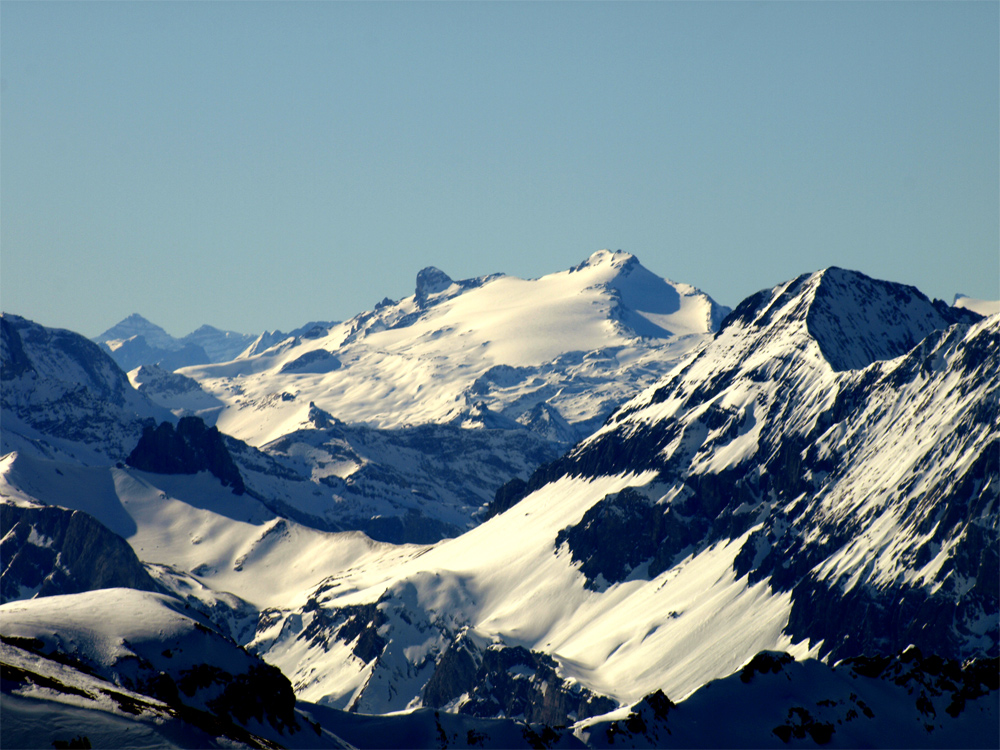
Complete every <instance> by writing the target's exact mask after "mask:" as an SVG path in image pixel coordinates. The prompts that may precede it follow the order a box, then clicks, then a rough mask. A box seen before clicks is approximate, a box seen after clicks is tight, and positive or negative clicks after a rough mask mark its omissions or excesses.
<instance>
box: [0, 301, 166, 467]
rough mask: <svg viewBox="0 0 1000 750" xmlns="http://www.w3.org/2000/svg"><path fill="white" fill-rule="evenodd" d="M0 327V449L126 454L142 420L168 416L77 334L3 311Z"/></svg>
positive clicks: (85, 458)
mask: <svg viewBox="0 0 1000 750" xmlns="http://www.w3.org/2000/svg"><path fill="white" fill-rule="evenodd" d="M0 330H2V344H0V345H2V349H0V362H2V365H3V368H2V374H0V408H2V414H3V430H2V433H0V443H2V451H3V453H7V452H9V451H12V450H21V451H29V452H36V453H41V454H42V455H48V456H50V457H55V456H57V455H63V456H67V457H72V460H75V461H82V462H85V463H105V462H107V461H108V460H112V461H114V460H120V459H122V458H124V457H125V456H126V455H128V453H129V451H130V450H131V449H132V448H133V447H134V446H135V443H136V440H137V439H138V437H139V435H140V434H142V427H143V425H144V424H148V423H150V422H152V421H156V420H164V419H173V417H172V415H171V414H170V412H168V411H167V410H166V409H164V408H162V407H159V406H156V405H155V404H153V403H152V402H151V401H150V400H149V399H148V398H146V397H145V396H144V395H142V394H140V393H137V392H136V390H135V389H134V388H133V387H132V385H131V383H129V380H128V378H127V377H126V376H125V373H123V372H122V371H121V370H120V369H119V368H118V366H117V365H116V364H115V363H114V362H113V361H112V359H111V357H110V356H108V355H107V354H106V353H105V352H104V351H102V350H101V349H100V347H98V346H97V345H96V344H94V343H92V342H90V341H88V340H87V339H85V338H84V337H83V336H80V335H79V334H76V333H73V332H72V331H65V330H62V329H57V328H46V327H44V326H40V325H38V324H36V323H33V322H31V321H29V320H26V319H24V318H21V317H19V316H17V315H10V314H8V313H4V314H3V316H2V317H0Z"/></svg>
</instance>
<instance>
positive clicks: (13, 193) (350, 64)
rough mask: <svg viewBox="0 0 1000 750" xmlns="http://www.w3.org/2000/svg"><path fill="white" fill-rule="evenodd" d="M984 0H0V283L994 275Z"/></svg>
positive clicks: (111, 293)
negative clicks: (590, 259) (615, 255)
mask: <svg viewBox="0 0 1000 750" xmlns="http://www.w3.org/2000/svg"><path fill="white" fill-rule="evenodd" d="M998 9H1000V4H998V3H995V2H917V3H906V2H893V3H888V2H884V3H867V2H866V3H835V2H831V3H779V2H767V3H765V2H760V3H756V2H746V3H722V2H718V3H709V2H694V3H680V2H677V3H674V2H649V3H646V2H636V3H599V2H587V3H521V2H509V3H457V2H441V3H431V2H418V3H374V2H365V3H348V2H336V3H335V2H300V3H266V2H265V3H235V2H211V3H210V2H197V3H181V2H162V3H161V2H141V3H140V2H113V3H92V2H86V3H54V2H11V1H10V0H5V2H3V3H2V4H0V76H2V94H0V96H2V102H0V104H2V106H0V284H2V286H0V296H2V299H0V304H2V307H3V309H4V310H6V311H9V312H14V313H18V314H21V315H24V316H26V317H29V318H33V319H35V320H37V321H38V322H41V323H43V324H45V325H51V326H59V327H67V328H72V329H74V330H77V331H79V332H81V333H84V334H86V335H88V336H93V335H96V334H98V333H100V332H101V331H103V330H104V329H105V328H108V327H109V326H111V325H112V324H114V323H116V322H117V321H118V320H120V319H121V318H124V317H125V316H126V315H128V314H129V313H132V312H139V313H141V314H142V315H144V316H145V317H147V318H149V319H150V320H152V321H153V322H155V323H158V324H160V325H162V326H163V327H164V328H166V329H167V331H168V332H169V333H171V334H173V335H175V336H181V335H183V334H186V333H188V332H189V331H191V330H192V329H194V328H195V327H197V326H199V325H201V324H203V323H209V324H211V325H215V326H217V327H219V328H228V329H235V330H239V331H242V332H247V333H252V332H258V331H260V330H263V329H265V328H268V329H273V328H282V329H284V330H289V329H290V328H294V327H296V326H298V325H301V324H302V323H305V322H306V321H309V320H316V319H320V320H333V319H345V318H348V317H350V316H352V315H354V314H356V313H358V312H360V311H362V310H365V309H370V308H371V307H372V306H373V305H374V304H375V302H377V301H378V300H380V299H381V298H382V297H384V296H389V297H392V298H400V297H403V296H406V295H408V294H412V292H413V283H414V277H415V275H416V272H417V271H418V270H419V269H420V268H422V267H424V266H428V265H435V266H438V267H439V268H441V269H442V270H444V271H446V272H447V273H448V274H449V275H451V276H452V277H453V278H466V277H470V276H479V275H484V274H487V273H492V272H497V271H502V272H505V273H508V274H513V275H516V276H521V277H537V276H541V275H544V274H547V273H552V272H555V271H558V270H562V269H565V268H568V267H569V266H570V265H573V264H576V263H578V262H580V261H581V260H583V259H584V258H586V257H587V256H588V255H589V254H590V253H591V252H593V251H595V250H597V249H600V248H604V247H609V248H621V249H623V250H627V251H629V252H632V253H634V254H636V255H637V256H638V257H639V258H640V260H641V261H642V262H643V264H644V265H645V266H646V267H647V268H649V269H650V270H651V271H654V272H655V273H657V274H659V275H662V276H667V277H669V278H671V279H673V280H675V281H683V282H687V283H690V284H694V285H695V286H698V287H700V288H701V289H703V290H704V291H706V292H707V293H709V294H710V295H712V296H713V297H714V298H715V299H716V300H718V301H719V302H721V303H723V304H728V305H735V304H736V303H737V302H739V301H740V300H741V299H742V298H743V297H745V296H747V295H749V294H751V293H753V292H755V291H757V290H758V289H761V288H764V287H770V286H773V285H774V284H776V283H778V282H781V281H783V280H786V279H789V278H791V277H793V276H795V275H797V274H799V273H802V272H805V271H813V270H817V269H819V268H823V267H826V266H830V265H837V266H843V267H847V268H852V269H857V270H860V271H862V272H864V273H867V274H869V275H872V276H876V277H879V278H887V279H891V280H894V281H900V282H904V283H908V284H913V285H915V286H917V287H919V288H920V289H921V290H922V291H924V292H925V293H927V294H928V295H930V296H933V297H940V298H943V299H946V300H947V301H949V302H950V301H951V300H952V298H953V297H954V295H955V293H958V292H961V293H964V294H967V295H970V296H973V297H979V298H986V299H997V298H1000V229H998V227H1000V209H998V206H1000V188H998V183H1000V149H998V141H1000V135H998V133H1000V123H998V113H1000V97H998V91H1000V80H998V68H1000V66H998V60H1000V45H998V39H1000V18H998Z"/></svg>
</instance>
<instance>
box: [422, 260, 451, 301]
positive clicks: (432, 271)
mask: <svg viewBox="0 0 1000 750" xmlns="http://www.w3.org/2000/svg"><path fill="white" fill-rule="evenodd" d="M454 283H455V282H454V281H453V280H452V278H451V277H450V276H449V275H448V274H446V273H445V272H444V271H442V270H441V269H440V268H435V267H434V266H427V268H424V269H421V270H420V271H419V272H418V273H417V288H416V294H417V299H426V298H427V297H429V296H430V295H432V294H438V293H439V292H443V291H444V290H445V289H447V288H448V287H450V286H451V285H452V284H454Z"/></svg>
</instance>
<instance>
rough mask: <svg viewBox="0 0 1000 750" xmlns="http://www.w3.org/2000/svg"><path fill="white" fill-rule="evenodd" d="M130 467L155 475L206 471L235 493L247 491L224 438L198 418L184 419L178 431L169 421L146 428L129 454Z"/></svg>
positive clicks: (178, 423) (179, 424)
mask: <svg viewBox="0 0 1000 750" xmlns="http://www.w3.org/2000/svg"><path fill="white" fill-rule="evenodd" d="M127 462H128V464H129V466H132V467H134V468H136V469H140V470H142V471H151V472H154V473H156V474H197V473H198V472H199V471H207V472H209V473H211V474H212V475H213V476H215V477H217V478H218V479H219V481H221V482H222V484H223V485H224V486H226V487H232V488H233V493H234V494H236V495H242V494H243V493H244V492H245V491H246V486H245V485H244V484H243V477H242V476H240V471H239V469H238V468H236V464H235V463H234V462H233V457H232V456H231V455H230V453H229V450H228V449H227V448H226V444H225V441H224V440H223V438H222V435H221V434H220V433H219V431H218V430H217V429H215V428H214V427H206V426H205V423H204V422H203V421H202V420H201V419H200V418H198V417H181V419H180V420H179V421H178V422H177V427H176V429H175V428H174V426H173V425H172V424H171V423H170V422H161V423H160V424H159V426H157V427H155V428H154V427H150V426H147V427H146V428H145V429H144V430H143V432H142V437H141V438H140V439H139V443H138V444H137V445H136V447H135V448H134V449H133V450H132V452H131V453H130V454H129V457H128V459H127Z"/></svg>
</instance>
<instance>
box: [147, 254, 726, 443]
mask: <svg viewBox="0 0 1000 750" xmlns="http://www.w3.org/2000/svg"><path fill="white" fill-rule="evenodd" d="M417 282H418V283H417V290H416V293H415V294H414V295H413V296H412V297H407V298H405V299H403V300H400V301H399V302H391V301H385V302H383V303H381V304H380V305H379V306H377V307H376V309H375V310H373V311H371V312H368V313H363V314H361V315H359V316H357V317H355V318H353V319H351V320H349V321H346V322H344V323H341V324H340V325H338V326H334V327H332V328H330V329H329V331H328V332H327V333H326V334H325V335H318V336H314V337H311V338H306V337H293V338H289V339H286V340H284V341H282V342H279V343H276V344H275V345H274V346H272V347H270V348H269V349H266V350H265V351H263V352H260V351H259V350H258V348H257V347H255V348H254V350H253V351H254V353H252V354H251V353H249V352H248V353H247V355H246V356H243V357H241V358H240V359H238V360H236V361H233V362H229V363H221V364H217V365H210V366H204V367H193V368H187V369H185V370H184V373H183V374H185V375H186V376H188V377H192V378H194V379H195V380H197V381H198V382H199V383H201V385H202V387H203V388H204V389H205V390H206V391H208V392H209V393H210V394H212V395H213V396H215V397H216V398H218V399H219V400H221V401H223V402H224V403H225V404H226V405H227V407H226V409H224V410H223V411H222V413H220V414H219V415H218V417H217V420H218V421H217V422H216V424H217V425H218V427H219V428H220V429H221V430H222V431H223V432H226V433H227V434H231V435H234V436H236V437H239V438H240V439H243V440H246V441H247V442H249V443H251V444H253V445H257V446H262V445H265V444H266V443H268V442H270V441H272V440H275V439H277V438H279V437H281V436H282V435H286V434H288V433H290V432H293V431H294V430H296V429H298V428H299V427H300V426H301V425H302V424H303V423H305V422H307V421H308V420H307V411H308V405H309V404H315V405H316V406H317V407H319V408H321V409H323V410H324V411H327V412H329V413H330V414H332V415H333V416H335V417H337V418H338V419H341V420H343V421H345V422H351V423H365V424H367V425H370V426H377V427H383V428H386V427H399V426H403V425H407V424H420V423H426V422H435V423H445V422H452V421H455V422H457V423H461V422H462V421H463V420H464V419H466V418H467V415H468V413H469V411H470V410H472V409H474V408H475V407H476V405H477V404H479V403H480V402H482V403H483V404H484V405H485V406H486V407H488V408H489V409H490V410H492V411H494V412H498V413H500V414H502V415H504V416H505V417H507V418H508V419H510V420H513V421H518V420H527V419H529V416H528V415H530V413H531V410H532V408H534V407H536V406H537V405H538V404H539V403H541V402H545V403H547V404H548V405H549V407H551V409H552V410H553V411H554V412H555V413H557V414H558V415H559V417H560V418H562V419H564V420H565V421H566V422H568V423H569V424H571V425H576V426H578V427H579V430H578V432H577V433H576V434H575V436H574V437H576V436H582V434H586V432H589V431H590V430H591V429H593V427H594V426H596V424H598V423H599V422H600V420H602V419H603V418H604V416H606V414H607V413H608V412H609V411H610V410H611V409H612V408H614V407H615V406H617V404H618V403H620V402H621V401H622V400H624V399H625V398H627V397H628V396H630V395H632V394H634V393H635V392H636V390H637V389H638V388H639V387H641V385H642V384H644V383H647V382H650V381H651V380H652V379H654V378H656V377H658V376H659V375H661V374H662V373H664V372H665V371H666V370H667V369H669V367H671V366H672V365H673V364H674V363H675V362H676V361H677V360H678V359H679V358H681V357H682V356H683V355H684V354H686V353H687V352H689V351H691V350H692V349H693V348H694V347H695V346H697V345H698V344H699V343H701V342H702V341H703V340H704V339H705V337H706V335H707V334H709V333H710V332H711V331H713V330H714V328H715V327H716V326H717V324H718V322H719V320H720V319H721V317H722V316H723V315H724V313H725V312H726V308H721V307H719V306H718V305H716V304H715V303H714V302H713V301H712V300H711V299H710V298H709V297H707V296H706V295H705V294H703V293H701V292H699V291H698V290H697V289H694V288H693V287H690V286H687V285H684V284H675V283H673V282H669V281H666V280H664V279H661V278H658V277H656V276H655V275H654V274H652V273H650V272H649V271H647V270H646V269H645V268H643V267H642V265H641V264H640V263H639V262H638V260H637V259H636V258H635V257H634V256H632V255H629V254H627V253H622V252H610V251H606V250H602V251H600V252H597V253H594V254H593V255H592V256H591V257H590V258H589V259H588V260H586V261H584V262H583V263H581V264H580V265H579V266H577V267H575V268H573V269H571V270H569V271H564V272H561V273H555V274H551V275H549V276H544V277H542V278H540V279H533V280H523V279H517V278H512V277H507V276H502V275H496V276H486V277H482V278H478V279H469V280H465V281H458V282H456V281H453V280H452V279H450V278H449V277H448V276H447V275H446V274H444V273H443V272H441V271H439V270H438V269H424V271H421V273H420V274H419V275H418V280H417ZM161 403H164V404H168V405H169V403H170V402H169V401H168V400H163V401H161Z"/></svg>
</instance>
